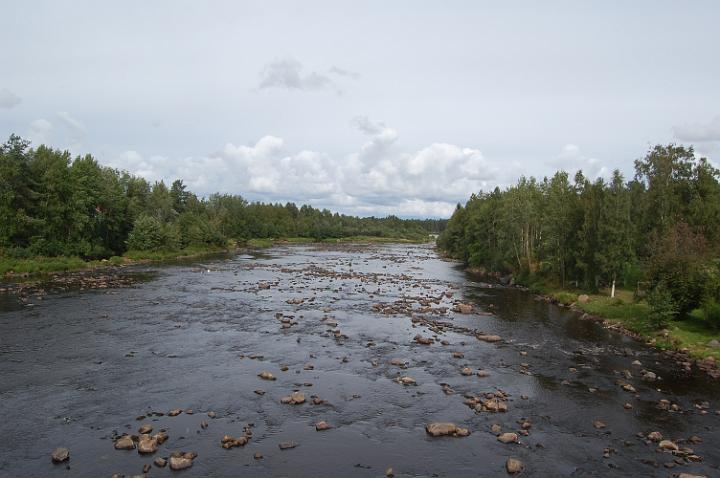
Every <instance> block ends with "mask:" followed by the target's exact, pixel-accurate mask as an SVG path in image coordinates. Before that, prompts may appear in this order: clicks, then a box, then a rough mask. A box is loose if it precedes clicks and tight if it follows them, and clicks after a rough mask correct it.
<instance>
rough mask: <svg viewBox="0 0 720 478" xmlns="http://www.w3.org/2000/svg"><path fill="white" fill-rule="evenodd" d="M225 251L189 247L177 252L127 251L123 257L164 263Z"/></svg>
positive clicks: (204, 247)
mask: <svg viewBox="0 0 720 478" xmlns="http://www.w3.org/2000/svg"><path fill="white" fill-rule="evenodd" d="M224 250H225V249H224V248H222V247H217V246H189V247H186V248H184V249H178V250H164V251H127V252H126V253H125V254H123V257H125V258H127V259H130V260H131V261H165V260H169V259H177V258H179V257H191V256H198V255H203V254H214V253H217V252H223V251H224Z"/></svg>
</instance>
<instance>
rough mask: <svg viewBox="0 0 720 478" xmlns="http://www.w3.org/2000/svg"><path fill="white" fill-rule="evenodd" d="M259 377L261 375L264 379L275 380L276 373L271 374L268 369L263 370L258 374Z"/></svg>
mask: <svg viewBox="0 0 720 478" xmlns="http://www.w3.org/2000/svg"><path fill="white" fill-rule="evenodd" d="M258 377H260V378H261V379H263V380H275V375H273V374H271V373H270V372H268V371H267V370H263V371H262V372H260V373H259V374H258Z"/></svg>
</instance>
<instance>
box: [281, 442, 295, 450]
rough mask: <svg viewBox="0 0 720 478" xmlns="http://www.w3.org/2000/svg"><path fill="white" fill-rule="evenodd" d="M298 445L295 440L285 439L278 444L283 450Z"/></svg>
mask: <svg viewBox="0 0 720 478" xmlns="http://www.w3.org/2000/svg"><path fill="white" fill-rule="evenodd" d="M296 446H297V443H295V442H294V441H284V442H282V443H279V444H278V447H280V449H281V450H289V449H291V448H295V447H296Z"/></svg>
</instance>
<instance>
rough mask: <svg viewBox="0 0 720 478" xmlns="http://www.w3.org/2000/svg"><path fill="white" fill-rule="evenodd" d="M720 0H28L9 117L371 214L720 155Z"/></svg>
mask: <svg viewBox="0 0 720 478" xmlns="http://www.w3.org/2000/svg"><path fill="white" fill-rule="evenodd" d="M718 25H720V2H717V1H693V2H679V1H657V0H652V1H637V0H636V1H595V2H589V1H588V2H579V1H566V2H562V1H554V2H553V1H548V2H537V1H528V2H519V1H512V2H511V1H495V2H481V1H465V2H462V1H445V0H444V1H435V2H428V1H416V0H412V1H410V0H409V1H376V2H373V1H363V2H357V1H344V2H343V1H338V0H335V1H328V2H319V1H318V2H316V1H302V2H300V1H293V2H274V1H268V0H263V1H256V2H240V1H228V2H197V1H196V2H181V1H177V0H172V1H164V2H161V1H153V2H147V1H127V0H125V1H122V2H97V1H47V2H40V1H30V0H25V1H22V2H21V1H16V2H5V3H4V4H3V7H2V14H1V15H0V61H1V62H2V63H1V65H2V66H0V133H2V136H3V140H4V139H5V138H7V137H8V136H9V135H10V133H17V134H20V135H22V136H24V137H26V138H28V139H31V140H32V141H33V144H35V145H37V144H40V143H46V144H49V145H52V146H54V147H57V148H62V149H69V150H70V151H72V152H73V153H74V154H79V153H86V152H90V153H92V154H93V155H95V156H96V157H97V158H98V160H99V161H100V162H101V163H103V164H106V165H111V166H113V167H117V168H121V169H126V170H128V171H130V172H132V173H135V174H138V175H141V176H144V177H146V178H147V179H149V180H152V181H154V180H160V179H165V180H172V179H174V178H182V179H184V180H185V182H186V184H187V185H188V186H189V188H190V189H191V190H193V191H194V192H196V193H198V194H200V195H206V194H210V193H212V192H227V193H238V194H242V195H243V196H246V197H248V198H250V199H260V200H265V201H285V200H292V201H295V202H298V203H310V204H313V205H315V206H319V207H328V208H330V209H332V210H338V211H341V212H347V213H353V214H360V215H371V214H372V215H386V214H397V215H401V216H423V217H424V216H435V217H442V216H448V215H449V214H450V213H451V212H452V209H453V207H454V205H455V203H457V202H459V201H461V202H464V201H465V200H466V199H467V197H468V196H469V195H470V193H472V192H476V191H479V190H481V189H484V190H488V189H491V188H493V187H494V186H495V185H507V184H511V183H513V182H515V181H516V179H517V178H518V177H519V176H520V175H523V174H524V175H536V176H539V177H542V176H543V175H550V174H552V173H553V172H554V170H556V169H558V168H564V169H567V170H569V171H571V172H572V171H575V170H576V169H578V168H581V169H583V170H584V171H585V172H586V174H587V175H588V176H591V177H595V176H597V175H606V174H608V173H609V171H611V170H612V169H614V168H620V169H621V170H622V171H624V172H625V173H626V174H628V175H629V174H631V172H632V161H633V160H634V159H637V158H639V157H641V156H643V154H644V152H645V151H646V150H647V149H648V147H649V146H650V145H652V144H655V143H668V142H680V143H685V144H693V145H694V146H695V148H696V151H697V152H699V153H701V154H703V155H706V156H708V157H710V158H711V159H713V160H714V161H715V164H717V159H718V158H720V88H719V87H718V85H720V61H719V60H720V53H718V52H719V45H720V39H719V38H718V37H719V33H718V31H719V30H718Z"/></svg>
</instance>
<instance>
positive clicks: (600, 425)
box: [593, 420, 607, 430]
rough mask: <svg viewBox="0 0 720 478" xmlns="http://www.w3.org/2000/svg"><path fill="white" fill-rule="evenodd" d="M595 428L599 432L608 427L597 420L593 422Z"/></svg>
mask: <svg viewBox="0 0 720 478" xmlns="http://www.w3.org/2000/svg"><path fill="white" fill-rule="evenodd" d="M593 426H594V427H595V428H597V429H598V430H602V429H603V428H605V427H606V426H607V425H605V422H603V421H601V420H595V421H594V422H593Z"/></svg>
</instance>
